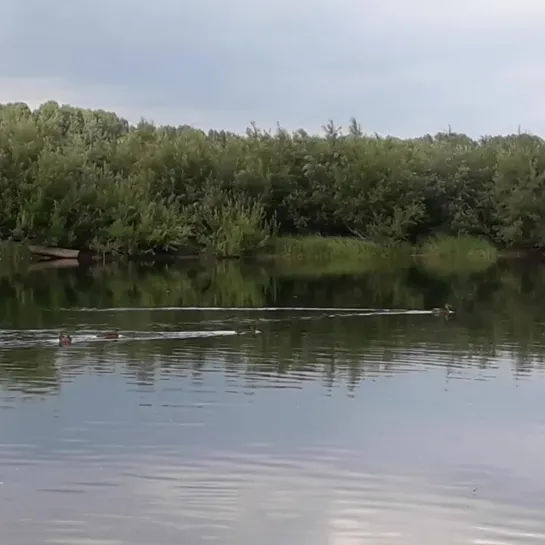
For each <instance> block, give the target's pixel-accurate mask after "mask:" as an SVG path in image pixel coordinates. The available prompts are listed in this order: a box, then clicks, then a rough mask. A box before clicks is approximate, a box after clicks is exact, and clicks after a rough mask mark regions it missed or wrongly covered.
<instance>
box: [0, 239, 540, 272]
mask: <svg viewBox="0 0 545 545" xmlns="http://www.w3.org/2000/svg"><path fill="white" fill-rule="evenodd" d="M432 238H433V237H432ZM444 238H445V240H447V239H448V243H449V244H450V245H451V246H456V245H457V244H459V243H461V244H464V245H465V246H466V247H465V248H463V250H464V251H461V250H460V248H454V247H453V248H438V249H437V251H430V250H428V251H424V249H425V247H426V244H429V240H428V241H425V242H424V243H421V244H414V245H409V244H407V243H405V244H387V245H380V244H378V243H371V242H368V241H365V240H362V239H359V238H357V237H316V236H312V235H309V236H303V237H278V238H277V239H276V240H275V241H274V242H273V245H272V246H273V247H271V248H269V250H268V251H265V252H263V253H255V254H253V255H246V256H226V255H213V254H207V253H193V254H191V253H179V254H178V253H168V252H154V253H151V252H142V253H135V254H123V253H116V254H113V253H98V252H91V251H89V250H76V249H70V248H59V247H53V246H45V245H44V246H42V245H31V244H24V243H16V242H7V243H4V244H9V246H10V247H11V248H12V249H13V252H15V253H21V254H28V255H29V256H30V261H31V263H32V264H33V268H35V269H38V268H64V267H67V268H71V267H77V266H85V265H94V264H104V263H123V262H131V263H157V264H161V263H164V264H167V263H183V262H204V263H206V262H222V261H234V262H242V263H244V262H247V263H263V262H265V263H266V262H278V261H316V260H319V261H322V262H327V261H336V260H341V261H344V260H345V259H346V260H350V261H355V260H357V261H368V260H371V259H377V258H381V257H382V258H386V257H391V258H395V257H401V256H403V257H406V258H412V259H437V260H451V259H454V260H460V259H462V260H465V259H470V260H472V261H481V260H482V261H520V262H545V252H543V251H540V250H537V249H505V248H504V249H498V248H495V247H493V246H491V245H490V247H489V248H488V249H487V250H488V252H490V253H493V255H485V252H486V250H483V249H482V248H479V247H478V246H479V244H482V243H483V241H482V240H480V239H476V238H475V239H472V238H471V237H444ZM317 241H318V242H319V244H320V245H321V246H322V248H320V249H321V250H322V251H323V252H324V253H323V254H322V255H320V254H319V253H318V252H316V253H314V252H313V251H312V250H315V249H316V242H317ZM339 243H342V244H346V247H345V248H341V249H339V248H335V245H339ZM440 243H441V242H439V244H440ZM472 243H473V244H474V245H475V248H473V247H472ZM0 244H1V243H0ZM307 244H308V253H307V252H306V251H305V246H306V245H307ZM485 244H489V243H487V242H485ZM290 245H291V246H292V247H293V246H295V245H297V251H299V252H301V253H295V252H293V253H289V250H290V249H292V248H291V247H290ZM312 246H314V247H312ZM286 248H287V249H288V252H287V251H286ZM356 248H357V249H358V250H361V249H364V250H369V251H368V252H367V255H352V253H353V252H354V250H355V249H356ZM302 249H303V251H301V250H302ZM449 249H450V250H451V251H450V252H449ZM325 250H328V251H329V252H330V255H326V252H325ZM479 252H482V255H479Z"/></svg>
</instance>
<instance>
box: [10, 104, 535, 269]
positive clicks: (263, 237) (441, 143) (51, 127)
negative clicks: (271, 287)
mask: <svg viewBox="0 0 545 545" xmlns="http://www.w3.org/2000/svg"><path fill="white" fill-rule="evenodd" d="M324 130H325V135H324V136H320V137H319V136H312V135H309V134H307V133H305V132H304V131H297V132H295V133H293V134H290V133H288V132H286V131H284V130H281V129H279V130H278V131H277V132H276V133H274V134H271V133H268V132H264V131H261V130H259V129H257V128H256V127H255V126H252V127H251V128H250V129H249V130H248V131H247V134H246V135H236V134H230V133H227V132H225V131H210V132H208V133H205V132H203V131H200V130H196V129H193V128H191V127H188V126H180V127H170V126H164V127H155V126H154V125H152V124H150V123H147V122H145V121H142V122H140V123H139V124H138V125H137V126H130V125H129V123H128V122H127V121H125V120H124V119H121V118H119V117H118V116H117V115H115V114H113V113H109V112H104V111H91V110H84V109H79V108H74V107H69V106H62V107H61V106H59V105H58V104H56V103H55V102H48V103H45V104H43V105H42V106H41V107H39V108H38V109H36V110H35V111H31V110H30V109H29V108H28V107H27V106H26V105H25V104H21V103H17V104H7V105H4V106H0V193H1V194H2V199H3V214H2V215H0V238H1V239H3V240H17V241H32V242H35V243H39V244H46V245H51V246H63V247H72V248H79V249H90V250H94V251H98V252H111V253H121V254H135V253H142V252H176V253H186V254H202V253H204V254H211V255H216V256H245V255H252V254H266V253H272V252H273V251H274V248H275V247H276V248H280V250H281V252H282V253H283V254H284V255H286V254H290V255H292V256H293V255H296V254H301V255H303V254H305V255H309V254H311V253H312V252H314V251H316V252H317V254H318V256H324V255H325V254H328V255H330V256H331V259H337V256H339V255H346V254H350V255H352V251H353V250H354V252H356V254H357V255H358V256H359V258H358V259H360V258H361V257H363V256H367V255H369V254H375V253H376V248H377V245H378V246H380V247H385V246H386V247H388V248H390V247H391V246H392V245H394V244H399V243H407V244H411V245H420V244H422V243H424V244H425V245H424V253H426V254H427V253H430V252H432V253H437V254H444V253H445V252H446V253H448V251H449V248H450V249H453V245H452V244H451V243H447V242H445V241H446V240H449V239H445V238H442V239H440V240H441V242H438V240H435V239H434V241H433V242H428V243H425V241H426V240H427V239H429V238H430V237H438V236H439V237H458V236H461V235H463V236H464V237H477V238H478V239H482V240H485V241H487V242H488V243H490V244H491V245H493V246H494V247H512V248H522V249H527V248H538V249H541V248H543V247H544V246H545V199H544V198H543V196H544V189H545V142H544V141H543V140H542V139H541V138H538V137H535V136H532V135H528V134H517V135H510V136H506V137H492V138H488V137H487V138H482V139H480V140H478V141H475V140H472V139H470V138H468V137H467V136H465V135H462V134H455V133H451V132H449V133H439V134H437V135H435V136H430V135H426V136H424V137H422V138H417V139H410V140H401V139H397V138H393V137H388V138H381V137H377V136H368V135H364V134H363V133H362V131H361V129H360V127H359V126H358V124H357V123H356V122H355V121H353V122H352V124H351V126H350V127H349V130H348V132H347V133H346V134H342V133H341V131H340V130H339V129H338V128H337V127H336V126H334V125H333V123H329V124H328V125H327V126H325V127H324ZM317 235H321V237H322V238H316V237H317ZM278 236H280V237H290V238H289V240H288V241H285V242H282V241H280V242H279V241H278V240H277V237H278ZM308 236H311V237H312V238H309V239H307V240H305V242H304V243H303V242H302V241H301V237H308ZM324 237H336V238H335V240H334V241H332V242H331V245H330V246H327V244H325V243H324V242H323V238H324ZM338 237H345V239H341V238H338ZM348 237H352V238H353V240H351V241H348V240H346V238H348ZM463 240H464V241H467V240H468V239H467V238H464V239H463ZM464 244H465V245H467V244H466V242H464V243H463V244H462V243H460V245H459V247H457V248H454V250H455V251H456V252H459V251H460V249H461V248H463V246H464ZM472 244H474V243H472ZM475 244H481V242H477V243H475ZM307 245H308V249H303V246H307ZM341 247H342V248H341ZM383 251H384V250H381V252H383ZM388 252H389V250H388ZM473 254H474V255H477V254H475V252H473ZM485 254H486V255H487V256H488V257H491V256H492V251H491V250H490V249H489V248H488V245H487V247H486V249H485ZM479 255H481V259H482V254H479ZM485 257H486V256H485ZM488 257H486V259H488ZM320 259H322V257H320ZM351 259H353V258H351ZM472 259H473V258H472Z"/></svg>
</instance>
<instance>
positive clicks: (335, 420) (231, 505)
mask: <svg viewBox="0 0 545 545" xmlns="http://www.w3.org/2000/svg"><path fill="white" fill-rule="evenodd" d="M544 292H545V272H544V270H543V269H541V268H536V267H534V268H533V269H531V270H517V269H516V268H514V267H512V266H502V267H497V268H491V269H488V270H487V271H484V272H481V273H461V272H458V273H455V274H454V273H444V272H441V271H435V272H434V271H430V270H426V269H421V268H417V267H407V268H404V269H396V270H391V271H386V272H385V271H375V272H368V273H366V274H362V275H360V276H348V277H342V278H339V277H335V276H329V275H328V276H320V277H309V276H308V275H306V274H301V272H300V271H297V270H288V271H286V270H273V271H271V270H268V271H265V270H264V269H263V268H258V269H256V268H252V267H248V268H245V267H240V266H237V265H233V264H222V265H220V266H217V267H215V268H209V269H201V270H195V269H182V268H167V269H165V268H151V267H149V268H148V267H138V268H135V267H131V268H129V269H127V270H123V269H115V268H105V269H96V270H87V271H85V270H79V271H70V270H63V271H37V272H32V273H20V274H10V275H7V274H6V275H4V276H3V277H1V276H0V319H1V321H2V328H3V329H2V330H0V483H1V484H0V527H1V528H2V536H6V537H5V538H4V539H5V540H6V543H10V545H23V544H24V545H27V544H28V545H30V544H35V543H59V544H60V543H62V544H68V543H70V544H78V543H82V544H83V543H85V544H90V543H93V544H101V545H105V544H114V543H115V544H120V543H122V544H125V543H126V544H135V545H138V544H142V545H143V544H149V543H154V544H158V545H162V544H174V543H176V544H177V543H204V542H217V543H222V544H231V543H232V544H249V545H250V544H251V545H253V544H254V543H258V542H259V543H265V544H269V543H270V544H271V545H272V544H276V543H286V544H291V543H293V544H298V545H299V544H307V543H308V544H309V545H310V544H312V545H319V544H326V543H327V544H328V545H329V544H335V545H352V544H356V543H357V544H359V543H377V544H390V543H392V544H393V543H396V544H399V543H408V544H411V545H412V544H419V545H420V544H428V543H429V544H434V545H436V544H437V543H442V544H450V543H452V544H454V543H456V544H459V543H476V544H477V543H480V544H483V545H484V544H502V543H543V542H545V522H544V520H545V519H544V517H543V513H544V512H545V469H544V467H545V466H544V465H543V460H544V459H545V412H544V411H543V399H545V372H544V369H545V368H544V364H543V348H542V346H543V334H544V331H545V328H544V324H543V318H542V316H541V310H540V306H541V304H540V301H541V300H544V296H545V293H544ZM445 301H449V302H450V303H451V304H453V306H455V308H456V309H457V310H458V313H457V314H456V315H455V316H454V317H453V318H451V319H449V320H445V319H444V318H441V317H437V316H432V315H430V314H426V313H420V314H409V313H404V312H403V311H406V310H425V309H429V308H430V307H432V306H437V305H440V304H442V303H443V302H445ZM166 306H168V307H177V306H185V307H188V306H201V307H204V306H206V307H218V306H224V307H254V308H256V307H271V306H275V307H309V306H311V307H344V308H352V309H369V308H373V309H400V311H399V312H398V313H393V314H389V315H388V314H382V315H373V314H372V313H369V312H358V311H356V310H353V311H352V312H349V311H322V310H315V311H308V310H298V311H294V310H287V309H286V310H274V311H266V310H253V311H250V310H236V309H234V308H231V309H230V310H225V311H218V310H196V309H193V310H182V309H176V310H149V309H152V308H154V307H166ZM92 307H95V308H97V309H99V310H96V311H93V310H81V309H84V308H85V309H89V308H92ZM136 307H148V310H138V311H136V310H116V309H119V308H133V309H134V308H136ZM100 309H109V310H100ZM254 323H255V324H257V326H258V328H259V330H260V331H261V333H260V334H257V335H252V334H249V332H248V326H249V325H250V324H254ZM112 327H118V328H120V330H121V332H122V334H123V337H122V339H121V340H119V341H99V340H97V339H95V338H94V334H95V333H96V332H97V331H102V330H106V329H109V328H112ZM60 329H67V330H69V331H71V332H73V333H74V338H75V339H76V340H77V342H75V344H74V345H73V346H70V347H62V348H61V347H58V346H56V345H55V337H56V335H57V334H58V331H59V330H60ZM180 332H182V333H183V335H184V336H182V337H181V336H179V335H180ZM203 332H207V334H208V336H206V337H203V336H202V333H203ZM218 333H220V334H218ZM237 333H242V334H237Z"/></svg>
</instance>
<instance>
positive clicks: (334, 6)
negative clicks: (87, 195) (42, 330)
mask: <svg viewBox="0 0 545 545" xmlns="http://www.w3.org/2000/svg"><path fill="white" fill-rule="evenodd" d="M544 28H545V2H543V0H511V1H508V0H456V1H454V0H274V1H273V0H267V1H266V0H229V1H228V2H227V1H225V0H154V1H153V2H150V1H148V0H93V2H91V1H83V0H48V1H47V2H44V0H1V2H0V47H1V48H2V51H3V55H2V63H0V102H13V101H23V102H27V103H28V104H29V105H30V106H31V107H36V106H38V105H39V104H40V103H42V102H44V101H47V100H56V101H58V102H59V103H68V104H72V105H74V106H81V107H87V108H103V109H106V110H113V111H115V112H117V113H118V114H119V115H122V116H123V117H126V118H127V119H129V121H131V122H137V121H138V120H139V119H140V118H142V117H143V118H145V119H147V120H149V121H154V122H155V123H158V124H173V125H177V124H190V125H193V126H196V127H200V128H203V129H205V130H206V129H209V128H215V129H226V130H231V131H236V132H239V131H244V130H245V128H246V127H247V126H248V125H249V124H250V123H251V122H255V123H256V124H257V126H258V127H260V128H263V129H274V128H275V127H276V126H277V123H278V124H280V125H281V126H282V127H284V128H286V129H288V130H296V129H298V128H304V129H305V130H307V131H309V132H317V131H320V130H321V126H322V125H324V124H326V123H327V122H328V121H329V120H330V119H332V120H333V121H334V122H335V123H336V124H337V125H341V126H343V127H347V126H348V124H349V120H350V118H351V117H355V118H356V119H357V120H358V121H359V123H361V126H362V128H363V130H364V131H365V132H369V133H373V132H377V133H380V134H392V135H395V136H400V137H411V136H420V135H422V134H425V133H432V134H433V133H435V132H437V131H440V130H447V129H448V128H449V126H450V127H451V129H452V130H454V131H458V132H465V133H467V134H470V135H471V136H475V137H478V136H481V135H485V134H489V135H490V134H505V133H512V132H516V131H517V130H519V128H520V129H521V130H526V131H530V132H532V133H534V134H539V135H545V101H544V100H543V98H542V97H543V89H544V88H545V55H543V52H545V33H544V32H543V29H544Z"/></svg>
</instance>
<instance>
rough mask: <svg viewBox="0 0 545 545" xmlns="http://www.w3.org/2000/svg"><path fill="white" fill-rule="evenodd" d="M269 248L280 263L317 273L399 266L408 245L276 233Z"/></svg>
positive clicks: (407, 255)
mask: <svg viewBox="0 0 545 545" xmlns="http://www.w3.org/2000/svg"><path fill="white" fill-rule="evenodd" d="M273 251H274V255H275V256H276V257H277V258H278V261H279V265H280V266H281V267H284V268H286V267H292V268H295V269H294V270H297V271H298V273H299V274H300V273H301V272H303V271H305V270H306V271H307V273H312V272H313V271H314V272H317V271H320V272H321V274H333V273H337V274H349V273H361V272H363V271H366V270H374V269H377V268H386V267H389V266H392V264H393V263H395V265H396V266H401V265H402V264H403V263H407V262H408V261H409V260H410V257H411V247H410V246H409V245H406V244H395V245H380V244H377V243H374V242H370V241H367V240H362V239H360V238H356V237H322V236H306V237H279V238H277V239H276V240H275V245H274V248H273Z"/></svg>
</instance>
